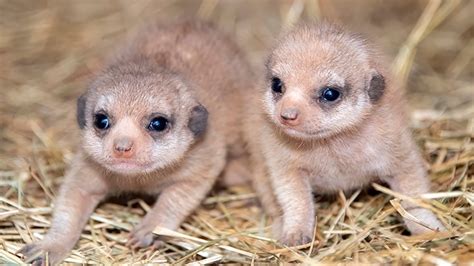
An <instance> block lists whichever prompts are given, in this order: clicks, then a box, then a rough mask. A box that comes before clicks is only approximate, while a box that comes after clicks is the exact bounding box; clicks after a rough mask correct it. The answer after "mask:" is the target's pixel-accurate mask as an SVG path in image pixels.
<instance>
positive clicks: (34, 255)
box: [17, 241, 68, 265]
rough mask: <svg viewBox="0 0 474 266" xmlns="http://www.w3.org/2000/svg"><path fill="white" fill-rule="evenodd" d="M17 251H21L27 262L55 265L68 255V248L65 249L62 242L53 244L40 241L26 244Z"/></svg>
mask: <svg viewBox="0 0 474 266" xmlns="http://www.w3.org/2000/svg"><path fill="white" fill-rule="evenodd" d="M17 253H21V254H22V255H23V258H24V260H25V262H26V263H31V264H32V265H55V264H58V263H59V262H61V260H62V259H63V258H64V257H66V255H67V254H68V250H66V249H64V248H63V247H62V245H61V244H60V243H58V245H52V244H49V243H48V242H43V241H40V242H36V243H32V244H28V245H26V246H24V247H23V248H21V249H20V250H19V251H17Z"/></svg>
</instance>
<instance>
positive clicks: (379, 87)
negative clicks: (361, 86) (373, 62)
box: [369, 73, 385, 103]
mask: <svg viewBox="0 0 474 266" xmlns="http://www.w3.org/2000/svg"><path fill="white" fill-rule="evenodd" d="M384 90H385V79H384V77H383V76H382V75H380V74H378V73H376V74H375V75H373V76H372V79H371V80H370V85H369V99H370V101H371V102H372V103H376V102H378V101H379V100H380V98H382V95H383V93H384Z"/></svg>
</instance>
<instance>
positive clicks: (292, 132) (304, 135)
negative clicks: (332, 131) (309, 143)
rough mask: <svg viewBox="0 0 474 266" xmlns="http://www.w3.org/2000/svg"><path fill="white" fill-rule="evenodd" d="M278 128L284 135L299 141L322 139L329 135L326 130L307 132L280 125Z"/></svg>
mask: <svg viewBox="0 0 474 266" xmlns="http://www.w3.org/2000/svg"><path fill="white" fill-rule="evenodd" d="M280 128H281V129H282V131H283V132H285V134H287V135H289V136H290V137H294V138H299V139H315V138H323V137H326V136H327V135H328V133H329V130H327V129H320V130H314V131H307V130H300V129H296V128H293V127H291V126H287V125H284V124H281V125H280Z"/></svg>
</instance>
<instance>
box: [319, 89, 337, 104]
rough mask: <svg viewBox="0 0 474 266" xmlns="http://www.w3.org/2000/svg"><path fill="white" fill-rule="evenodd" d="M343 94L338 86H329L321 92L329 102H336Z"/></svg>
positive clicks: (323, 97)
mask: <svg viewBox="0 0 474 266" xmlns="http://www.w3.org/2000/svg"><path fill="white" fill-rule="evenodd" d="M340 96H341V92H339V90H337V89H336V88H331V87H327V88H325V89H323V91H322V93H321V98H322V99H323V100H325V101H327V102H334V101H335V100H337V99H339V97H340Z"/></svg>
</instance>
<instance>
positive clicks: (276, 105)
mask: <svg viewBox="0 0 474 266" xmlns="http://www.w3.org/2000/svg"><path fill="white" fill-rule="evenodd" d="M326 34H328V33H326ZM329 37H333V38H329ZM328 38H329V39H328ZM364 49H365V48H364V46H363V43H359V42H356V41H354V40H353V39H351V38H349V37H347V36H341V35H338V36H336V37H334V36H331V34H329V36H327V35H324V34H322V33H311V32H307V29H306V30H305V31H302V32H293V33H292V34H290V36H289V37H288V38H287V40H285V41H283V43H281V44H280V45H279V46H278V47H277V48H276V49H275V50H274V51H273V53H272V54H271V56H270V58H269V60H268V63H267V77H268V78H267V88H266V90H265V96H264V106H265V107H264V108H265V112H266V113H267V115H268V116H269V118H270V120H271V121H273V123H274V124H275V125H277V126H278V127H279V128H280V129H281V130H282V131H283V132H284V133H286V134H287V135H289V136H292V137H295V138H300V139H314V138H327V137H330V136H332V135H335V134H338V133H341V132H344V131H346V130H350V129H351V128H353V127H354V126H356V125H359V124H360V123H361V120H363V119H364V118H365V117H366V116H367V115H369V114H370V112H371V110H372V108H373V106H374V104H376V102H377V101H379V99H380V98H381V96H382V94H383V90H384V86H385V85H384V78H383V77H382V76H381V75H380V74H379V73H378V72H377V71H376V70H375V69H373V68H372V67H371V63H370V60H369V56H368V55H367V52H366V51H365V50H364Z"/></svg>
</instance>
